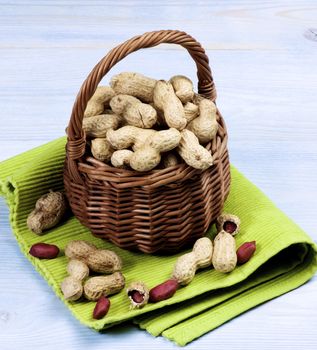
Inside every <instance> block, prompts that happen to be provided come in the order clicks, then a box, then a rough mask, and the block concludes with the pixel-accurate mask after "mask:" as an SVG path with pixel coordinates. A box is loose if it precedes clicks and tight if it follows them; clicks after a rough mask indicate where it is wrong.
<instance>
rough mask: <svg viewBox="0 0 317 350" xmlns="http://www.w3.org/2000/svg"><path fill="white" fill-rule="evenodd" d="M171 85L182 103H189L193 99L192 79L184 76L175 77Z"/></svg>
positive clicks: (171, 80)
mask: <svg viewBox="0 0 317 350" xmlns="http://www.w3.org/2000/svg"><path fill="white" fill-rule="evenodd" d="M170 83H171V84H172V85H173V88H174V90H175V94H176V96H177V97H178V98H179V99H180V100H181V101H182V103H187V102H189V101H191V100H192V99H193V97H194V87H193V83H192V81H191V80H190V79H188V78H187V77H185V76H183V75H175V76H174V77H172V78H171V79H170Z"/></svg>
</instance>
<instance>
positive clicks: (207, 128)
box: [187, 99, 218, 144]
mask: <svg viewBox="0 0 317 350" xmlns="http://www.w3.org/2000/svg"><path fill="white" fill-rule="evenodd" d="M216 112H217V108H216V106H215V104H214V103H213V102H212V101H211V100H207V99H203V100H201V101H200V102H199V116H198V117H197V118H195V119H194V120H192V121H191V122H190V123H189V124H188V125H187V129H188V130H190V131H192V132H193V133H194V134H195V135H196V136H197V137H198V139H199V141H200V143H202V144H205V143H208V142H209V141H211V140H212V139H213V138H214V137H215V136H216V133H217V131H218V122H217V114H216Z"/></svg>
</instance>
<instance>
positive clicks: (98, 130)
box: [83, 114, 120, 137]
mask: <svg viewBox="0 0 317 350" xmlns="http://www.w3.org/2000/svg"><path fill="white" fill-rule="evenodd" d="M119 124H120V117H118V116H117V115H116V114H100V115H96V116H93V117H90V118H84V120H83V129H84V130H85V132H86V135H87V136H90V137H106V136H107V131H108V130H110V129H116V128H117V127H118V126H119Z"/></svg>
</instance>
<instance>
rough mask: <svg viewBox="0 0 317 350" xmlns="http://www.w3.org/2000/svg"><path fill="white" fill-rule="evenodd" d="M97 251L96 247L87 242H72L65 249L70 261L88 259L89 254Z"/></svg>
mask: <svg viewBox="0 0 317 350" xmlns="http://www.w3.org/2000/svg"><path fill="white" fill-rule="evenodd" d="M96 250H97V248H96V246H95V245H93V244H92V243H90V242H86V241H77V240H74V241H70V242H69V243H68V244H67V245H66V247H65V255H66V256H67V257H68V258H69V259H78V260H82V259H86V257H87V256H88V255H89V254H92V253H94V252H95V251H96Z"/></svg>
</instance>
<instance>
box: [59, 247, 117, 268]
mask: <svg viewBox="0 0 317 350" xmlns="http://www.w3.org/2000/svg"><path fill="white" fill-rule="evenodd" d="M65 255H66V256H67V257H68V258H69V259H78V260H81V261H83V262H84V263H85V264H87V266H88V267H89V268H90V269H91V270H92V271H95V272H99V273H113V272H115V271H119V270H121V269H122V261H121V259H120V257H119V256H118V255H117V254H116V253H114V252H112V251H111V250H106V249H97V248H96V247H95V246H94V245H93V244H91V243H89V242H86V241H71V242H69V243H68V244H67V246H66V248H65Z"/></svg>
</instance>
